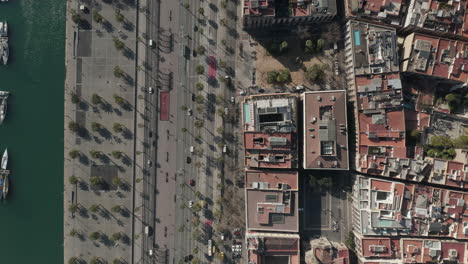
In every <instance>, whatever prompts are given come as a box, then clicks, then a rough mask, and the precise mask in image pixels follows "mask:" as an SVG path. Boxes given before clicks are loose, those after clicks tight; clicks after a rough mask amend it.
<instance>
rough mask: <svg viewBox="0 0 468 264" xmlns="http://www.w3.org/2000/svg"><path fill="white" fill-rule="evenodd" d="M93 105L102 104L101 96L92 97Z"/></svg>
mask: <svg viewBox="0 0 468 264" xmlns="http://www.w3.org/2000/svg"><path fill="white" fill-rule="evenodd" d="M91 103H92V104H94V105H97V104H100V103H102V98H101V96H99V95H97V94H95V93H94V94H93V95H91Z"/></svg>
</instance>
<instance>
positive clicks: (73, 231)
mask: <svg viewBox="0 0 468 264" xmlns="http://www.w3.org/2000/svg"><path fill="white" fill-rule="evenodd" d="M68 234H69V235H70V236H71V237H75V236H76V235H78V231H76V230H75V229H74V228H73V229H72V230H70V233H68Z"/></svg>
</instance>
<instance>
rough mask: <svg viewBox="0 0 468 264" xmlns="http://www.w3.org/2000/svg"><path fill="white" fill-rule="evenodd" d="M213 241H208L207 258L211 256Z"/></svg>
mask: <svg viewBox="0 0 468 264" xmlns="http://www.w3.org/2000/svg"><path fill="white" fill-rule="evenodd" d="M212 250H213V240H211V239H209V240H208V256H209V257H211V256H213V251H212Z"/></svg>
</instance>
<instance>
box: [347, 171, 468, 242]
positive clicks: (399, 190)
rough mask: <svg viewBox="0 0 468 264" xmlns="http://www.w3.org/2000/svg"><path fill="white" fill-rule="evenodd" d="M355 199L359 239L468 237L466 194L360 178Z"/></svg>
mask: <svg viewBox="0 0 468 264" xmlns="http://www.w3.org/2000/svg"><path fill="white" fill-rule="evenodd" d="M355 197H356V198H357V201H356V202H355V203H354V206H355V208H358V210H359V212H360V214H359V217H358V218H356V219H355V221H357V222H356V224H355V226H357V227H358V232H359V233H360V234H362V235H384V236H401V235H412V236H427V237H430V236H434V237H451V238H458V239H465V238H466V237H465V236H466V235H468V221H467V222H466V224H465V220H464V215H465V214H466V213H467V212H468V211H467V208H466V204H467V202H468V193H465V192H458V191H452V190H447V189H442V188H434V187H430V186H424V185H418V184H403V183H397V182H390V181H385V180H379V179H373V178H368V177H364V176H359V177H358V179H357V183H356V185H355ZM457 230H461V231H457Z"/></svg>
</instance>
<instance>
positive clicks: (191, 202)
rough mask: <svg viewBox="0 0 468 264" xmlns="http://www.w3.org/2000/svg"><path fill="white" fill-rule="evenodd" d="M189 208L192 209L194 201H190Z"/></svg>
mask: <svg viewBox="0 0 468 264" xmlns="http://www.w3.org/2000/svg"><path fill="white" fill-rule="evenodd" d="M188 207H189V208H192V207H193V201H192V200H190V201H189V202H188Z"/></svg>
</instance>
